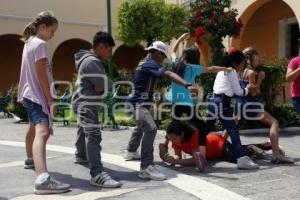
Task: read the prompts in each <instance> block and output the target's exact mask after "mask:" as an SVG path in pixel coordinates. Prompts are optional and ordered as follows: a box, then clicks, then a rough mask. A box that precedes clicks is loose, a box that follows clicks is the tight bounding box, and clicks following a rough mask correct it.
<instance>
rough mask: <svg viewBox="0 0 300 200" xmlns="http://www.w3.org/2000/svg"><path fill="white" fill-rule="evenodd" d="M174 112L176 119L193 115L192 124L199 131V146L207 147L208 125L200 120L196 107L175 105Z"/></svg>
mask: <svg viewBox="0 0 300 200" xmlns="http://www.w3.org/2000/svg"><path fill="white" fill-rule="evenodd" d="M174 111H175V113H174V114H175V116H176V118H180V117H182V115H183V114H186V115H187V116H191V113H193V115H192V118H191V119H190V121H191V123H192V124H193V125H194V126H195V127H196V128H197V129H198V131H199V136H200V137H199V145H200V146H206V132H207V131H206V128H207V127H206V123H205V122H204V121H203V120H201V119H200V117H201V116H200V114H198V115H197V114H196V113H199V112H198V110H197V109H196V107H195V106H185V105H174Z"/></svg>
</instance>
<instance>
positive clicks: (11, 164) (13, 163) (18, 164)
mask: <svg viewBox="0 0 300 200" xmlns="http://www.w3.org/2000/svg"><path fill="white" fill-rule="evenodd" d="M55 157H56V156H53V157H47V159H50V158H55ZM23 165H24V160H20V161H14V162H9V163H2V164H0V169H1V168H7V167H17V166H23Z"/></svg>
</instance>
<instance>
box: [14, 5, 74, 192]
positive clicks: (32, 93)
mask: <svg viewBox="0 0 300 200" xmlns="http://www.w3.org/2000/svg"><path fill="white" fill-rule="evenodd" d="M57 27H58V21H57V19H56V18H55V17H54V16H53V15H52V13H50V12H48V11H44V12H42V13H40V14H38V16H37V17H36V18H35V19H34V21H33V22H31V23H30V24H29V25H27V27H26V28H25V30H24V33H23V38H22V39H23V41H24V42H25V45H24V49H23V56H22V66H21V75H20V81H19V90H18V101H19V102H22V103H23V105H24V106H25V108H26V109H27V113H28V119H29V123H30V126H34V127H35V137H34V141H33V147H32V149H33V160H34V165H35V171H36V174H37V178H36V181H35V186H34V193H35V194H53V193H63V192H67V191H69V190H70V185H68V184H63V183H60V182H59V181H57V180H55V179H53V178H52V177H50V175H49V173H48V171H47V166H46V143H47V140H48V138H49V136H50V134H52V120H51V116H50V108H51V105H52V103H53V98H52V95H51V91H50V86H51V84H52V82H53V80H52V70H51V67H50V64H49V58H48V51H47V44H46V42H47V41H49V40H50V39H51V38H52V37H53V36H54V33H55V31H56V30H57Z"/></svg>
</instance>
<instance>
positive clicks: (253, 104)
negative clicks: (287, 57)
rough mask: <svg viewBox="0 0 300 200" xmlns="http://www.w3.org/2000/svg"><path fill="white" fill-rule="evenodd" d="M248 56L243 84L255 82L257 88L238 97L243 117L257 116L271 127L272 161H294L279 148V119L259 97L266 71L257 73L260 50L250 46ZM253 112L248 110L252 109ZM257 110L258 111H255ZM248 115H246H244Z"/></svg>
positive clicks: (246, 55)
mask: <svg viewBox="0 0 300 200" xmlns="http://www.w3.org/2000/svg"><path fill="white" fill-rule="evenodd" d="M243 52H244V54H245V57H246V68H245V70H244V72H243V73H242V74H241V77H240V79H241V80H240V84H241V86H242V87H243V86H246V85H247V84H255V85H256V89H254V90H252V91H250V92H249V94H248V96H245V97H239V98H237V107H238V108H239V109H240V111H243V113H242V114H243V116H242V117H244V118H245V117H246V118H247V117H256V118H258V119H259V120H260V121H261V122H263V123H264V124H266V125H268V126H269V127H270V131H269V135H270V140H271V144H272V152H273V159H272V160H271V162H272V163H275V164H279V163H293V159H291V158H289V157H286V156H284V155H283V154H282V151H280V148H279V139H278V138H279V123H278V121H277V120H276V119H275V118H274V117H273V116H272V115H271V114H269V113H268V112H267V111H265V110H264V109H263V106H260V105H259V101H258V98H259V96H260V95H261V91H260V86H261V83H262V81H263V79H264V78H265V73H264V72H259V73H256V71H255V69H256V67H257V66H258V65H259V64H260V63H259V54H258V52H257V51H256V50H255V49H253V48H251V47H248V48H246V49H245V50H244V51H243ZM250 110H251V112H247V111H250ZM255 110H256V111H255ZM244 115H246V116H244Z"/></svg>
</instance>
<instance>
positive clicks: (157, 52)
mask: <svg viewBox="0 0 300 200" xmlns="http://www.w3.org/2000/svg"><path fill="white" fill-rule="evenodd" d="M145 50H147V51H148V55H147V56H146V58H145V59H144V60H142V61H141V62H140V63H139V65H138V67H137V68H136V72H135V75H134V79H133V84H134V92H133V94H132V95H131V96H129V97H128V99H127V104H128V106H130V108H133V110H132V113H133V116H134V119H135V121H136V128H135V129H134V130H133V133H132V135H131V138H130V141H129V143H128V146H127V151H126V155H125V159H126V160H137V159H141V169H140V172H139V177H140V178H142V179H152V180H158V181H161V180H165V179H166V176H165V175H164V174H162V173H160V172H159V170H158V169H157V168H156V167H155V166H154V162H153V150H154V148H153V143H154V139H155V136H156V132H157V127H156V124H155V122H154V120H153V117H152V115H151V113H150V107H151V104H152V102H153V88H154V85H155V81H156V79H158V78H161V77H164V78H167V79H169V80H171V81H173V82H176V83H178V84H180V85H182V86H184V87H186V88H187V89H188V90H189V91H190V93H191V94H192V95H196V94H197V89H196V88H195V87H193V86H192V85H191V84H190V83H187V82H186V81H185V80H183V79H182V78H181V77H180V76H178V75H177V74H175V73H173V72H171V71H168V70H167V69H166V68H164V67H163V66H162V65H161V64H162V63H163V61H164V59H166V58H167V55H168V46H167V45H166V44H164V43H163V42H161V41H156V42H154V43H153V44H152V45H151V46H149V47H148V48H146V49H145ZM128 108H129V107H128ZM141 142H142V144H141V156H139V154H138V153H137V149H138V147H139V146H140V143H141Z"/></svg>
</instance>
